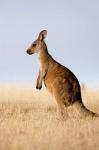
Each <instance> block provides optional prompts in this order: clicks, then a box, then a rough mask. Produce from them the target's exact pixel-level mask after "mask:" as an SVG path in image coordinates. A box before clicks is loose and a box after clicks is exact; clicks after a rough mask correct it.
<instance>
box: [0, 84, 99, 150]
mask: <svg viewBox="0 0 99 150" xmlns="http://www.w3.org/2000/svg"><path fill="white" fill-rule="evenodd" d="M98 93H99V90H93V89H84V90H83V91H82V96H83V101H84V104H85V105H86V106H87V108H89V109H91V110H92V111H94V112H97V113H99V94H98ZM56 106H57V105H56V102H55V100H54V99H53V98H52V97H51V96H50V95H49V93H47V92H46V90H45V89H43V90H41V91H36V90H33V89H32V88H29V87H27V88H23V87H21V88H18V87H3V86H2V87H0V150H83V149H84V150H89V149H90V150H93V149H94V150H98V149H99V117H96V116H90V115H86V114H85V113H84V112H83V111H82V110H81V109H80V108H79V109H78V107H76V105H75V106H73V107H72V106H71V107H70V108H69V109H68V116H67V118H65V119H62V118H59V116H58V114H57V109H56V108H57V107H56Z"/></svg>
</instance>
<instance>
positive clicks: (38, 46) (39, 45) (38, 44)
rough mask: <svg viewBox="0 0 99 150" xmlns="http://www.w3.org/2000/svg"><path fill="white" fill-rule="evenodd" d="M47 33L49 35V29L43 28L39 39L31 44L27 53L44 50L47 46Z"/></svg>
mask: <svg viewBox="0 0 99 150" xmlns="http://www.w3.org/2000/svg"><path fill="white" fill-rule="evenodd" d="M46 35H47V31H46V30H43V31H41V32H40V34H39V36H38V38H37V40H35V41H34V42H33V43H32V44H31V45H30V47H29V48H28V49H27V51H26V52H27V53H28V54H29V55H32V54H34V53H39V52H41V51H43V50H44V49H45V47H46V44H45V42H44V39H45V38H46Z"/></svg>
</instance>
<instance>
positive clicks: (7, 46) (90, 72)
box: [0, 0, 99, 86]
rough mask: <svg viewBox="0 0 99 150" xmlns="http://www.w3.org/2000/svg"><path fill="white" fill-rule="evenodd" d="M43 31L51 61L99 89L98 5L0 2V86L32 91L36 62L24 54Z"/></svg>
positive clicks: (69, 0)
mask: <svg viewBox="0 0 99 150" xmlns="http://www.w3.org/2000/svg"><path fill="white" fill-rule="evenodd" d="M44 29H46V30H47V31H48V35H47V37H46V39H45V41H46V44H47V47H48V50H49V53H50V54H51V55H52V56H53V58H54V59H56V60H57V61H58V62H60V63H61V64H63V65H65V66H66V67H68V68H69V69H70V70H72V72H73V73H74V74H75V75H76V76H77V78H78V80H79V82H80V83H84V84H86V85H91V86H99V69H98V68H99V1H98V0H42V1H40V0H36V1H34V0H8V1H6V0H0V84H9V85H12V84H18V85H33V86H35V81H36V78H37V75H38V64H37V57H36V56H35V55H32V56H29V55H27V54H26V49H27V48H28V46H29V45H30V44H31V43H32V42H33V40H35V39H36V38H37V36H38V34H39V32H40V31H41V30H44Z"/></svg>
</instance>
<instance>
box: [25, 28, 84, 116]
mask: <svg viewBox="0 0 99 150" xmlns="http://www.w3.org/2000/svg"><path fill="white" fill-rule="evenodd" d="M46 36H47V31H46V30H43V31H41V32H40V34H39V36H38V38H37V39H36V40H35V41H34V42H33V43H32V44H31V46H30V47H29V48H28V49H27V51H26V52H27V53H28V54H29V55H32V54H34V53H36V54H37V57H38V63H39V75H38V78H37V82H36V88H37V89H39V90H40V89H41V88H42V82H44V84H45V87H46V88H47V89H48V91H49V92H50V93H51V94H52V95H54V97H55V99H56V101H57V104H58V107H59V111H60V113H61V114H62V115H63V114H64V108H65V106H67V107H68V106H70V105H71V104H73V103H75V102H76V101H79V102H80V103H81V104H82V98H81V89H80V84H79V81H78V79H77V77H76V76H75V75H74V74H73V73H72V71H70V70H69V69H68V68H66V67H65V66H63V65H61V64H60V63H58V62H57V61H56V60H54V59H53V57H52V56H51V55H50V54H49V52H48V49H47V45H46V43H45V41H44V39H45V38H46Z"/></svg>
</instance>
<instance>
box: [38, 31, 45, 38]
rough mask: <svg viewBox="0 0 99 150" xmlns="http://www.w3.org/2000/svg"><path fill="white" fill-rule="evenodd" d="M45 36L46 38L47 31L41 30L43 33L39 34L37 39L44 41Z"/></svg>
mask: <svg viewBox="0 0 99 150" xmlns="http://www.w3.org/2000/svg"><path fill="white" fill-rule="evenodd" d="M46 36H47V31H46V30H43V31H41V32H40V34H39V37H38V38H39V39H40V40H44V39H45V38H46Z"/></svg>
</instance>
